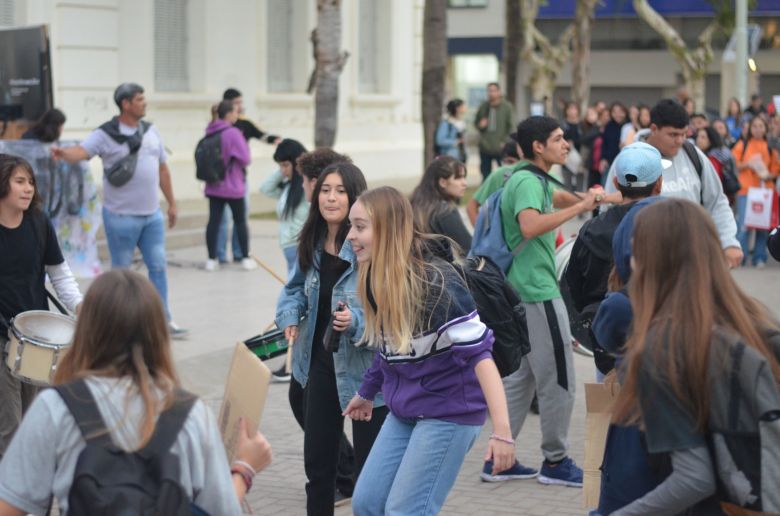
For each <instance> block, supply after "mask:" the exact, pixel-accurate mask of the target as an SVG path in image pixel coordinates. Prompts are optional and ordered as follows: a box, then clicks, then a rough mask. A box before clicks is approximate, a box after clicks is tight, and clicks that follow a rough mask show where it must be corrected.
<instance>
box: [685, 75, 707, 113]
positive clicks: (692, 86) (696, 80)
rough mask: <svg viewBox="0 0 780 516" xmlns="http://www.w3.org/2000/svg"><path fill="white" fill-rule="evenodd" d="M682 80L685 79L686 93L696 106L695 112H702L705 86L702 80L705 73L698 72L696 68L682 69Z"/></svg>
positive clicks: (703, 109) (704, 107) (704, 108)
mask: <svg viewBox="0 0 780 516" xmlns="http://www.w3.org/2000/svg"><path fill="white" fill-rule="evenodd" d="M682 75H683V81H685V88H686V89H687V90H688V94H689V95H690V96H691V99H693V103H694V104H695V106H696V111H697V112H702V113H703V112H704V111H705V110H706V106H705V102H706V101H705V98H706V97H705V96H704V94H705V86H704V80H705V77H706V75H705V74H701V73H699V71H698V70H683V74H682Z"/></svg>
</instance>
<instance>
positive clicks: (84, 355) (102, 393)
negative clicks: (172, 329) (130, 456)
mask: <svg viewBox="0 0 780 516" xmlns="http://www.w3.org/2000/svg"><path fill="white" fill-rule="evenodd" d="M55 385H57V386H59V387H60V388H62V389H65V390H66V392H67V393H70V395H74V394H75V395H78V396H79V399H80V400H87V402H88V403H89V404H90V405H92V406H93V407H96V408H97V411H98V412H99V414H100V417H101V419H102V422H103V425H104V427H105V430H104V431H107V432H108V433H109V434H110V441H111V442H112V443H113V445H114V446H115V447H116V448H119V449H121V450H123V451H125V452H133V451H137V450H141V449H142V448H143V447H144V446H145V445H146V444H147V443H149V442H150V440H151V439H152V436H153V435H155V428H156V426H157V424H158V422H159V421H160V420H161V419H162V418H163V417H164V416H166V415H167V414H168V412H167V411H168V409H170V408H172V407H174V405H177V404H180V403H181V404H185V403H188V404H189V406H188V408H187V410H188V412H185V413H186V414H187V416H186V419H185V420H184V422H183V424H182V426H181V430H180V431H179V433H178V434H177V436H176V439H175V441H174V444H173V445H172V446H171V449H170V451H171V453H172V454H173V455H175V456H176V457H178V459H179V472H180V478H179V479H178V481H179V483H180V485H181V487H182V488H183V492H184V495H185V496H186V497H187V498H188V500H189V501H191V502H192V503H193V504H195V505H197V506H198V507H200V508H201V509H203V510H205V511H207V512H208V513H209V514H226V515H238V514H240V513H241V509H240V507H239V500H242V499H243V497H244V495H245V494H246V492H247V490H248V489H249V487H250V486H251V477H252V476H254V473H255V472H256V471H259V470H261V469H263V468H264V467H265V466H267V465H268V463H269V462H270V460H271V449H270V446H269V445H268V442H267V441H266V440H265V438H264V437H263V436H262V435H261V434H260V433H259V432H257V433H256V434H254V435H253V436H250V435H249V434H248V433H247V430H246V425H245V423H243V421H242V423H241V425H240V432H239V436H238V440H237V443H238V444H237V449H236V455H235V456H236V461H235V462H234V463H233V465H232V466H231V468H230V469H229V468H228V461H227V458H226V456H225V449H224V447H223V444H222V439H221V437H220V433H219V430H218V429H217V425H216V421H215V419H214V418H213V416H212V415H211V414H210V412H209V410H208V408H206V405H205V404H204V403H203V402H202V401H199V400H193V399H192V398H193V395H191V394H188V393H186V392H184V391H182V390H181V389H180V388H179V380H178V377H177V375H176V371H175V369H174V367H173V360H172V357H171V349H170V336H169V334H168V323H167V319H166V316H165V311H164V309H163V304H162V300H161V299H160V296H159V295H158V294H157V291H156V290H155V288H154V286H153V285H152V284H151V282H149V280H147V279H146V278H144V277H143V276H141V275H140V274H138V273H137V272H133V271H130V270H127V269H113V270H111V271H109V272H106V273H104V274H102V275H101V276H99V277H98V278H97V279H96V280H95V281H94V283H93V284H92V286H91V287H90V288H89V290H88V291H87V295H86V296H85V298H84V302H83V305H82V309H81V311H80V314H79V318H78V322H77V324H76V331H75V334H74V337H73V344H72V346H71V348H70V349H69V351H68V352H67V354H65V356H64V357H63V358H62V361H61V363H60V364H59V366H58V368H57V373H56V376H55ZM89 424H91V421H90V422H84V421H79V422H78V423H77V421H76V419H75V418H74V416H73V415H72V414H71V412H70V411H69V405H68V404H67V403H66V401H65V399H64V398H63V397H62V396H61V394H60V392H59V391H58V390H57V389H47V390H45V391H43V392H41V394H40V395H39V396H38V397H37V399H36V400H35V402H34V403H33V404H32V406H31V407H30V410H29V411H28V412H27V414H26V415H25V417H24V419H23V420H22V424H21V426H20V427H19V430H18V431H17V432H16V435H15V436H14V439H13V441H11V445H10V446H9V448H8V451H7V453H6V454H5V456H4V457H3V461H2V463H0V515H2V516H18V515H24V514H27V513H32V514H45V513H46V511H47V507H48V505H49V500H50V499H51V498H52V497H54V498H56V499H57V505H58V506H59V509H60V512H61V513H62V514H68V507H69V503H70V502H71V501H72V500H73V498H72V496H70V490H71V485H72V483H73V481H74V472H75V471H78V466H77V463H78V462H80V456H81V452H82V451H83V450H84V449H85V447H86V445H87V443H86V441H85V439H84V437H83V436H82V430H81V429H80V428H79V427H80V426H82V427H86V426H87V425H89ZM99 435H100V433H98V434H96V437H97V436H99ZM103 435H105V434H103ZM92 438H93V437H92V436H90V439H92ZM95 473H96V474H97V473H98V472H95ZM158 473H159V472H158ZM231 473H232V481H231ZM158 481H159V479H158ZM107 498H109V497H108V496H105V497H103V499H102V500H101V501H100V502H101V503H104V504H105V505H102V506H101V507H103V511H102V512H101V514H116V513H117V512H118V511H119V509H120V508H126V507H123V505H122V504H126V503H127V500H126V499H122V500H118V499H107ZM82 503H83V502H82ZM95 503H97V501H95Z"/></svg>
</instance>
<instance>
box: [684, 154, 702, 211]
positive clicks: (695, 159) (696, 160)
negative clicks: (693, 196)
mask: <svg viewBox="0 0 780 516" xmlns="http://www.w3.org/2000/svg"><path fill="white" fill-rule="evenodd" d="M683 150H685V154H687V155H688V159H689V160H691V163H693V168H694V169H696V174H697V175H698V176H699V184H700V185H701V187H700V188H699V204H701V205H703V204H704V180H703V179H702V177H701V176H702V172H703V170H704V165H702V162H701V158H700V157H699V153H698V152H696V146H695V145H694V144H692V143H691V142H690V141H689V140H685V142H683Z"/></svg>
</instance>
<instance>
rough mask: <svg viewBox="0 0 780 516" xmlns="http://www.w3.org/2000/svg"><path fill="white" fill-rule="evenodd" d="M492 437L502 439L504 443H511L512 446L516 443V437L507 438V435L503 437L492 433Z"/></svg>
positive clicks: (496, 439)
mask: <svg viewBox="0 0 780 516" xmlns="http://www.w3.org/2000/svg"><path fill="white" fill-rule="evenodd" d="M490 438H491V439H493V440H495V441H501V442H502V443H507V444H511V445H512V446H514V445H515V441H514V439H507V438H506V437H501V436H500V435H496V434H491V435H490Z"/></svg>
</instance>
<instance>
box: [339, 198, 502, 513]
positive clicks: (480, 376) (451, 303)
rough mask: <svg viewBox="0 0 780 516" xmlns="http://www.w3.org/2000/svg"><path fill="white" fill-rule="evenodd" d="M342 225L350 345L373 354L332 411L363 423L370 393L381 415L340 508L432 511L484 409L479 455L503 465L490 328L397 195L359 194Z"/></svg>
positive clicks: (455, 472)
mask: <svg viewBox="0 0 780 516" xmlns="http://www.w3.org/2000/svg"><path fill="white" fill-rule="evenodd" d="M349 219H350V222H351V229H350V231H349V233H348V235H347V239H348V240H349V242H350V243H351V244H352V248H353V250H354V252H355V255H356V257H357V261H358V274H359V275H358V295H359V298H360V300H361V303H362V305H363V309H364V319H365V332H364V334H363V338H362V339H361V343H360V345H368V346H370V347H375V348H377V349H378V351H379V352H378V353H377V354H376V355H375V358H374V362H373V364H372V366H371V367H370V368H369V369H368V370H367V371H366V373H365V375H364V376H363V383H362V385H361V386H360V389H359V390H358V393H357V394H356V395H355V397H354V398H352V400H351V401H350V403H349V405H348V406H347V408H346V409H345V410H344V415H345V416H349V417H351V418H352V419H354V420H361V421H368V420H370V419H371V412H372V408H373V402H372V400H373V399H374V397H375V396H376V395H377V393H378V392H379V391H380V390H381V391H382V396H383V397H384V400H385V403H386V404H387V407H388V408H389V410H390V413H389V414H388V415H387V417H386V419H385V422H384V424H383V425H382V429H381V430H380V431H379V435H378V437H377V438H376V441H374V445H373V447H372V448H371V452H370V454H369V456H368V459H367V460H366V463H365V465H364V466H363V470H362V471H361V473H360V476H359V477H358V481H357V486H356V487H355V492H354V493H353V496H352V508H353V510H354V513H355V514H359V515H361V516H365V515H374V514H377V515H379V514H415V515H427V514H437V513H438V512H439V510H440V509H441V507H442V505H443V504H444V501H445V499H446V498H447V493H449V491H450V489H451V488H452V485H453V484H454V482H455V478H456V477H457V475H458V471H459V470H460V467H461V465H462V464H463V459H464V458H465V456H466V453H467V452H468V451H469V449H471V447H472V445H473V444H474V441H475V440H476V439H477V436H479V433H480V430H481V428H482V425H483V424H484V423H485V420H486V417H487V413H488V411H489V412H490V416H491V419H492V422H493V431H494V433H493V434H492V435H491V436H490V440H489V444H488V450H487V454H486V457H485V459H486V460H492V461H493V464H494V469H495V471H503V470H506V469H508V468H509V467H510V466H511V465H512V464H513V463H514V460H515V448H514V441H513V440H512V438H511V435H512V434H511V431H510V428H509V415H508V412H507V403H506V398H505V396H504V389H503V386H502V384H501V378H500V376H499V374H498V370H497V369H496V365H495V363H494V362H493V358H492V355H491V349H492V346H493V333H492V332H491V331H490V330H489V329H488V328H487V327H486V326H485V324H484V323H482V322H481V321H480V320H479V315H478V314H477V310H476V306H475V304H474V299H473V298H472V297H471V294H470V293H469V291H468V288H467V287H466V284H465V283H464V281H463V279H462V278H461V277H460V276H459V274H458V273H457V272H456V271H455V269H454V268H453V267H452V265H450V264H449V263H447V262H446V261H444V260H443V259H441V258H439V257H438V256H436V251H437V250H439V249H440V244H437V241H435V240H427V239H425V238H424V237H423V236H422V235H420V234H419V233H417V232H415V231H414V229H413V228H414V222H413V221H414V216H413V213H412V206H411V204H410V202H409V200H408V199H407V198H406V197H404V196H403V195H402V194H401V193H400V192H399V191H398V190H396V189H394V188H391V187H381V188H377V189H375V190H370V191H368V192H365V193H364V194H363V195H361V196H360V197H359V199H358V200H357V202H355V204H354V205H353V206H352V209H351V210H350V214H349Z"/></svg>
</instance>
